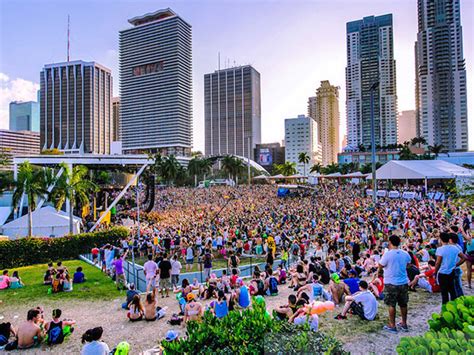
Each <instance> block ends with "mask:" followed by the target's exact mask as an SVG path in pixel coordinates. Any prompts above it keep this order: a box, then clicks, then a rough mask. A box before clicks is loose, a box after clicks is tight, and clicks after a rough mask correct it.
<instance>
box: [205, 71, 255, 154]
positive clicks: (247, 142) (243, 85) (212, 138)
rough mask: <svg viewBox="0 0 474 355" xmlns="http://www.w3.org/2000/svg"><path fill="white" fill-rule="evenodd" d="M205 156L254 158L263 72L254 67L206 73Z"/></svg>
mask: <svg viewBox="0 0 474 355" xmlns="http://www.w3.org/2000/svg"><path fill="white" fill-rule="evenodd" d="M204 122H205V153H206V155H226V154H234V155H240V156H243V157H250V159H253V153H252V152H253V149H254V148H255V146H256V144H259V143H260V141H261V127H260V126H261V109H260V73H259V72H258V71H256V70H255V69H254V68H253V67H252V66H250V65H245V66H241V67H235V68H229V69H222V70H216V71H215V72H214V73H210V74H206V75H204Z"/></svg>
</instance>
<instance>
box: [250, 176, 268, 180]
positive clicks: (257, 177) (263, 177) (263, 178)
mask: <svg viewBox="0 0 474 355" xmlns="http://www.w3.org/2000/svg"><path fill="white" fill-rule="evenodd" d="M253 179H254V180H266V179H268V176H267V175H259V176H255V177H254V178H253Z"/></svg>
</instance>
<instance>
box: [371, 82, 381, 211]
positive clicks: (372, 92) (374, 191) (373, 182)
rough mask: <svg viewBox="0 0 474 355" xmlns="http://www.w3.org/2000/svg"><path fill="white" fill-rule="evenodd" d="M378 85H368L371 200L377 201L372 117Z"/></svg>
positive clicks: (373, 123)
mask: <svg viewBox="0 0 474 355" xmlns="http://www.w3.org/2000/svg"><path fill="white" fill-rule="evenodd" d="M378 87H379V82H378V81H376V82H375V83H373V84H372V86H371V87H370V144H371V148H372V200H373V202H374V207H375V204H376V203H377V176H376V167H377V166H376V163H375V118H374V93H375V90H377V88H378Z"/></svg>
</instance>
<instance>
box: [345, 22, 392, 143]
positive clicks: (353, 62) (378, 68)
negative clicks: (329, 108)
mask: <svg viewBox="0 0 474 355" xmlns="http://www.w3.org/2000/svg"><path fill="white" fill-rule="evenodd" d="M346 28H347V67H346V115H347V142H348V144H349V145H351V146H353V147H358V146H359V145H360V144H363V145H364V146H365V147H368V146H370V145H371V144H370V142H371V139H370V135H371V124H370V103H371V99H370V97H371V88H372V86H373V84H374V83H377V82H378V83H379V86H378V87H377V88H375V89H374V90H373V92H374V119H375V144H376V145H380V146H386V145H388V144H396V143H397V89H396V79H395V78H396V74H395V60H394V59H393V58H394V56H393V29H392V15H391V14H388V15H383V16H377V17H374V16H369V17H364V18H363V19H362V20H358V21H352V22H348V23H347V26H346Z"/></svg>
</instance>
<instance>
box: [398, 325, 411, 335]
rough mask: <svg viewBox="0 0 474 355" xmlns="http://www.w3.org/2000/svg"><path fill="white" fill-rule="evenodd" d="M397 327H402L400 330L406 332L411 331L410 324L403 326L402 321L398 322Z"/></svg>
mask: <svg viewBox="0 0 474 355" xmlns="http://www.w3.org/2000/svg"><path fill="white" fill-rule="evenodd" d="M397 327H398V328H400V330H401V331H402V332H405V333H407V332H409V331H410V330H409V329H408V326H407V325H405V326H403V325H402V323H397Z"/></svg>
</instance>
